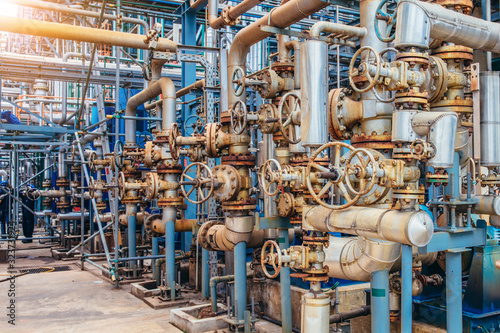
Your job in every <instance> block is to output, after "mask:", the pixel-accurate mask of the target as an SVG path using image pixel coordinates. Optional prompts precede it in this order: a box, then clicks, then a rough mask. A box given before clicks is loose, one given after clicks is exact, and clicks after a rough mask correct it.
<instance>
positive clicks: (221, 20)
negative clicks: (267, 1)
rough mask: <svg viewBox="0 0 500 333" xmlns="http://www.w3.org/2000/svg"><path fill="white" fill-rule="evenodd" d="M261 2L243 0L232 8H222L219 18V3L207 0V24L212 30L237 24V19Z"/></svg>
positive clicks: (259, 0) (215, 0)
mask: <svg viewBox="0 0 500 333" xmlns="http://www.w3.org/2000/svg"><path fill="white" fill-rule="evenodd" d="M262 1H263V0H243V1H242V2H240V3H239V4H237V5H236V6H234V7H233V6H227V7H226V8H224V9H223V10H222V16H220V17H219V13H218V12H219V1H218V0H208V11H207V17H208V24H209V25H210V27H211V28H213V29H221V28H224V27H225V26H226V25H234V24H235V23H236V22H237V20H238V17H240V16H241V15H243V14H245V13H246V12H247V11H249V10H250V9H252V8H253V7H255V6H257V5H258V4H260V3H261V2H262ZM195 4H196V3H195ZM191 7H192V6H191ZM195 8H196V7H195Z"/></svg>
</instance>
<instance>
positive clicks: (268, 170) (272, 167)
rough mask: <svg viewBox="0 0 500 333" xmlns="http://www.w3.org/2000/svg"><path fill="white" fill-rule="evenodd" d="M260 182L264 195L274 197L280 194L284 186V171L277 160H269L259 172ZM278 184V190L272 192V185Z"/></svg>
mask: <svg viewBox="0 0 500 333" xmlns="http://www.w3.org/2000/svg"><path fill="white" fill-rule="evenodd" d="M259 182H260V185H262V189H263V190H264V193H266V194H267V195H268V196H270V197H273V196H275V195H276V194H278V193H279V191H280V189H281V186H282V185H283V170H282V169H281V165H280V163H279V162H278V161H276V160H275V159H270V160H267V161H266V163H264V164H263V165H262V166H261V167H260V170H259ZM275 183H277V186H276V189H275V190H274V191H271V190H270V189H271V185H273V184H275Z"/></svg>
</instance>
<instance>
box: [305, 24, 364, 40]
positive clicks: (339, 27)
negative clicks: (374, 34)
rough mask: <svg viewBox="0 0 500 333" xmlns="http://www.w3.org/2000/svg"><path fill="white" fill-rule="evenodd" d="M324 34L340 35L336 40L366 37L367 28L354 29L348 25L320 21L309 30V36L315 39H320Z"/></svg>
mask: <svg viewBox="0 0 500 333" xmlns="http://www.w3.org/2000/svg"><path fill="white" fill-rule="evenodd" d="M322 32H328V33H330V34H334V35H340V36H339V37H335V36H334V37H335V38H346V37H359V38H361V37H364V36H365V35H366V33H367V30H366V28H365V27H353V26H350V25H346V24H340V23H334V22H327V21H320V22H317V23H314V25H313V26H312V27H311V30H309V35H310V36H311V37H314V38H318V37H319V36H320V34H321V33H322Z"/></svg>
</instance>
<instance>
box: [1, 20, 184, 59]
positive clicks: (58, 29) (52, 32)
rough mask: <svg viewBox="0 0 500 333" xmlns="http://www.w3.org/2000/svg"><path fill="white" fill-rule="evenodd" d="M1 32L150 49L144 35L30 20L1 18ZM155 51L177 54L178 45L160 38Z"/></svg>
mask: <svg viewBox="0 0 500 333" xmlns="http://www.w3.org/2000/svg"><path fill="white" fill-rule="evenodd" d="M0 31H5V32H11V33H17V34H23V35H31V36H40V37H48V38H60V39H65V40H73V41H78V42H86V43H95V44H99V45H113V46H121V47H130V48H133V49H149V48H150V46H149V41H148V39H147V37H146V36H143V35H137V34H129V33H125V32H117V31H110V30H103V29H96V28H86V27H80V26H73V25H69V24H61V23H51V22H44V21H36V20H29V19H23V18H19V17H9V16H0ZM154 49H155V50H156V51H163V52H165V51H170V52H176V51H177V44H176V43H175V42H173V41H171V40H169V39H166V38H158V41H157V42H156V45H155V47H154Z"/></svg>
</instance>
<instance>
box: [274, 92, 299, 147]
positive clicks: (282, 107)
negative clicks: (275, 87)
mask: <svg viewBox="0 0 500 333" xmlns="http://www.w3.org/2000/svg"><path fill="white" fill-rule="evenodd" d="M300 103H301V102H300V96H299V95H298V94H297V93H295V92H293V91H290V92H287V93H286V94H284V95H283V96H282V97H281V99H280V104H279V106H278V111H277V116H278V125H279V128H280V131H281V133H282V135H283V137H284V138H285V140H287V141H288V142H289V143H292V144H297V143H299V142H300V129H299V126H300V110H301V105H300ZM283 118H286V119H285V121H283Z"/></svg>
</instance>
